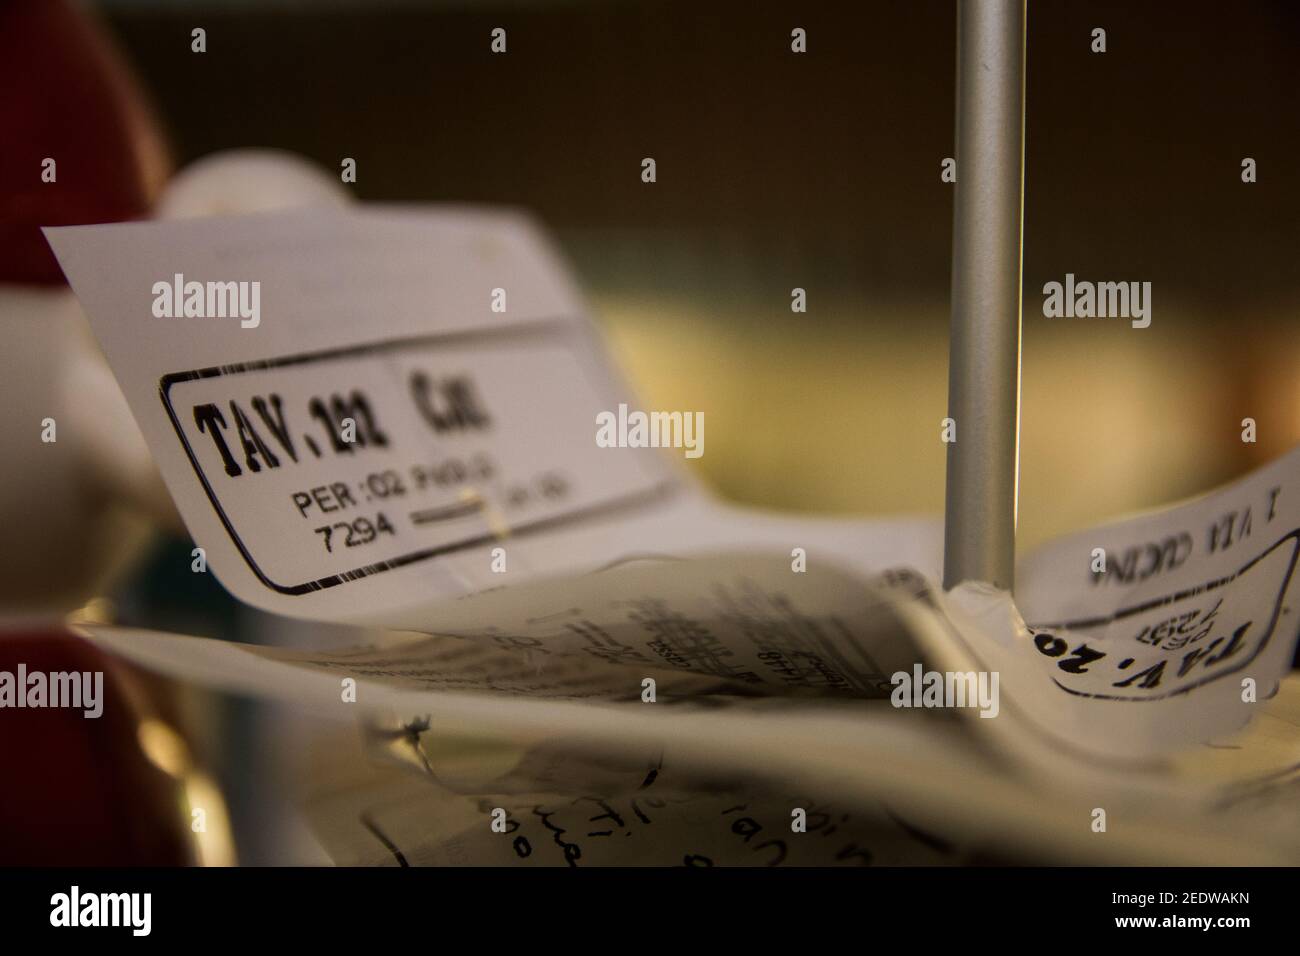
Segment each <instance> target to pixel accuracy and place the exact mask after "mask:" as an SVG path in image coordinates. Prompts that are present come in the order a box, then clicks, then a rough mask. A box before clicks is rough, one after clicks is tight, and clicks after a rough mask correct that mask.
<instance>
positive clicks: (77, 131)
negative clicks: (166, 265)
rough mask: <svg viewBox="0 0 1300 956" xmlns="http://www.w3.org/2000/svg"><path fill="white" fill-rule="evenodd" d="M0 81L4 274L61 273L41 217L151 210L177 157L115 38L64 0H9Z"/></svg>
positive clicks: (11, 278)
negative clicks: (47, 177)
mask: <svg viewBox="0 0 1300 956" xmlns="http://www.w3.org/2000/svg"><path fill="white" fill-rule="evenodd" d="M0 89H3V90H4V91H5V95H4V96H3V97H0V140H3V142H4V148H3V149H0V283H4V282H10V283H32V284H51V283H54V284H57V283H61V282H62V281H63V273H62V271H61V270H60V269H59V266H58V263H57V262H56V261H55V259H54V254H53V253H52V252H51V251H50V248H49V246H48V245H47V244H46V242H45V239H44V237H43V236H42V235H41V233H40V227H41V226H61V225H71V224H76V223H88V222H114V221H120V220H124V219H136V218H139V217H141V216H143V215H145V214H146V213H147V212H148V211H149V209H150V207H151V206H152V204H153V202H154V200H155V199H156V198H157V195H158V193H159V191H160V190H161V189H162V186H163V184H164V182H165V181H166V178H167V175H168V170H169V167H170V162H169V160H168V157H167V152H166V149H165V148H164V146H163V139H162V136H161V135H160V133H159V131H158V126H157V125H156V123H155V122H154V120H153V116H152V114H151V111H150V110H149V108H148V106H147V105H146V101H145V98H144V95H143V93H142V92H141V90H140V89H139V87H138V86H137V84H136V83H135V82H134V80H133V79H132V77H131V75H130V73H129V71H128V70H127V68H126V66H125V65H124V63H123V62H122V60H121V58H120V57H119V56H118V55H117V54H116V52H115V51H114V49H113V47H112V46H111V44H110V43H109V42H108V40H107V38H106V37H105V36H104V35H103V34H102V32H101V31H99V30H98V29H97V27H96V25H95V23H94V22H93V21H92V20H90V19H89V18H88V17H87V16H86V15H85V14H84V13H83V12H82V11H81V10H80V9H79V8H76V7H72V6H70V5H69V4H68V3H66V2H64V0H0ZM46 158H50V159H53V160H55V162H56V173H57V179H56V181H55V182H53V183H47V182H43V181H42V179H41V169H42V162H43V161H44V160H45V159H46Z"/></svg>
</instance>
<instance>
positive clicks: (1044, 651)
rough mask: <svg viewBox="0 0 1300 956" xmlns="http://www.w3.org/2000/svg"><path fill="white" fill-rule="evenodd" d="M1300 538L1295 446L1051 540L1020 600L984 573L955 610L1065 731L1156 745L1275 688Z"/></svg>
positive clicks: (1216, 725) (1291, 651)
mask: <svg viewBox="0 0 1300 956" xmlns="http://www.w3.org/2000/svg"><path fill="white" fill-rule="evenodd" d="M1298 550H1300V449H1295V450H1292V451H1291V452H1290V453H1288V454H1287V455H1285V456H1283V457H1282V458H1279V459H1278V460H1276V461H1274V462H1272V463H1270V464H1268V465H1266V466H1264V467H1262V468H1260V469H1258V470H1257V471H1255V472H1253V473H1252V474H1250V475H1248V476H1246V477H1245V478H1242V479H1240V480H1238V481H1236V482H1233V483H1232V484H1230V485H1228V486H1226V487H1224V488H1222V489H1220V490H1218V491H1215V492H1213V493H1211V494H1208V495H1205V496H1203V497H1200V498H1197V499H1195V500H1192V501H1189V502H1186V503H1183V504H1179V505H1175V506H1172V507H1169V508H1166V509H1163V510H1160V511H1156V512H1152V513H1149V514H1146V515H1142V516H1139V517H1136V518H1132V519H1129V520H1126V521H1119V522H1115V523H1113V524H1108V525H1103V526H1101V527H1099V528H1096V529H1093V530H1090V531H1085V532H1080V533H1077V534H1074V535H1070V536H1069V537H1067V538H1064V539H1062V540H1060V541H1058V542H1055V543H1051V544H1048V545H1046V546H1045V547H1043V548H1041V549H1039V550H1038V551H1036V552H1034V553H1033V554H1031V555H1029V556H1028V557H1027V558H1026V559H1025V560H1024V561H1023V562H1022V563H1021V565H1020V568H1019V571H1018V574H1017V581H1018V585H1017V588H1018V589H1017V592H1016V605H1017V606H1018V608H1019V611H1018V612H1017V610H1016V608H1015V607H1013V606H1012V605H1011V603H1010V601H1009V600H1007V598H1006V597H1005V596H1003V595H990V594H983V593H980V592H979V589H978V588H974V589H965V590H964V591H963V592H958V593H956V594H954V595H953V596H954V597H955V598H959V599H960V600H959V601H958V603H959V604H960V605H961V610H960V611H953V612H952V615H951V616H952V617H953V618H954V619H956V618H961V619H962V620H965V621H967V622H968V624H969V626H968V627H967V628H965V630H966V632H967V633H969V634H971V635H978V636H975V637H973V638H972V640H974V641H976V642H978V643H979V645H980V647H979V651H980V656H981V659H982V660H984V661H985V662H986V664H987V666H991V667H997V668H1000V669H1002V671H1003V683H1004V687H1006V688H1007V692H1008V693H1009V694H1011V695H1012V697H1013V699H1014V700H1015V701H1016V702H1017V704H1018V705H1020V706H1022V707H1023V708H1025V710H1026V711H1027V712H1028V713H1029V714H1032V715H1033V716H1034V719H1035V721H1036V722H1037V723H1038V724H1039V725H1041V726H1043V727H1044V728H1046V729H1048V730H1049V731H1050V732H1051V733H1052V734H1053V735H1054V736H1055V737H1056V738H1057V739H1059V740H1061V741H1062V742H1065V743H1067V744H1068V745H1069V746H1072V747H1081V748H1083V749H1085V750H1088V751H1092V752H1108V753H1113V754H1116V755H1120V756H1124V755H1127V756H1143V755H1150V754H1152V753H1154V752H1158V751H1159V750H1161V749H1164V750H1173V749H1176V748H1178V747H1179V746H1185V745H1188V744H1192V743H1197V742H1200V741H1204V740H1207V739H1210V738H1212V737H1214V736H1216V735H1218V734H1225V733H1228V732H1231V731H1233V730H1236V729H1237V728H1239V727H1241V726H1243V725H1244V724H1245V723H1246V722H1247V721H1248V720H1250V718H1251V717H1252V716H1253V715H1254V714H1255V713H1256V712H1257V711H1258V710H1259V708H1260V702H1261V701H1263V700H1266V699H1267V698H1269V697H1271V696H1272V695H1273V694H1274V693H1275V691H1276V688H1277V684H1278V681H1279V680H1280V679H1281V677H1282V676H1283V675H1284V674H1285V673H1286V672H1287V670H1288V669H1289V668H1290V666H1291V662H1292V659H1293V657H1294V655H1295V650H1296V635H1297V629H1298V628H1300V623H1298V621H1297V602H1298V601H1300V591H1298V590H1297V588H1298V587H1300V584H1298V583H1297V580H1296V573H1295V572H1296V562H1297V553H1298ZM1103 559H1104V562H1105V564H1104V570H1099V569H1100V568H1101V567H1102V565H1101V563H1100V562H1101V561H1102V560H1103ZM1095 569H1098V570H1095ZM1019 614H1023V617H1024V619H1025V620H1027V621H1028V622H1029V624H1030V625H1031V627H1030V628H1029V629H1028V630H1024V629H1023V628H1022V627H1021V626H1020V625H1019V622H1018V615H1019Z"/></svg>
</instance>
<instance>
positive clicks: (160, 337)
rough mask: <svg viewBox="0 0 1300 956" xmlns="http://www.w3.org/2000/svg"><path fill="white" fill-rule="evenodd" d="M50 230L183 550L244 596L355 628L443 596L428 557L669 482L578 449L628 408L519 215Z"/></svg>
mask: <svg viewBox="0 0 1300 956" xmlns="http://www.w3.org/2000/svg"><path fill="white" fill-rule="evenodd" d="M49 237H50V242H51V245H52V246H53V247H54V249H55V251H56V253H57V254H58V256H59V260H60V262H61V264H62V265H63V268H64V270H65V271H66V273H67V274H68V276H69V279H70V281H71V282H72V285H73V287H74V289H75V290H76V292H77V294H78V296H79V297H80V299H81V301H82V303H83V304H84V307H85V308H86V311H87V313H88V314H89V317H90V319H91V323H92V325H93V327H94V329H95V331H96V333H97V335H98V336H99V338H100V340H101V343H102V344H103V347H104V350H105V352H106V353H107V355H108V357H109V361H110V363H111V364H112V366H113V369H114V372H115V373H116V375H117V377H118V380H119V381H120V382H121V383H122V385H123V389H124V391H125V392H126V395H127V398H128V400H129V401H130V403H131V407H132V410H133V412H134V413H135V415H136V418H137V420H138V421H139V423H140V426H141V428H142V430H143V431H144V433H145V437H146V439H147V440H148V441H149V443H150V447H151V448H152V449H153V451H154V454H155V457H156V458H157V460H158V462H159V466H160V468H161V469H162V471H163V475H164V478H165V479H166V480H167V482H168V486H169V488H170V489H171V491H172V493H173V496H174V497H175V498H176V500H177V503H178V506H179V508H180V510H181V514H182V515H183V516H184V518H185V520H186V522H187V523H188V524H189V525H190V530H191V532H192V533H193V535H194V538H195V541H196V542H197V543H198V544H199V545H201V546H202V547H203V548H204V549H205V550H206V551H207V555H206V558H207V560H208V561H209V562H210V563H211V565H212V568H213V569H214V570H215V571H216V572H217V573H218V575H219V576H220V577H221V579H222V581H223V583H225V584H226V585H227V586H228V587H229V588H230V589H231V590H232V591H233V592H234V593H235V594H236V595H237V596H239V597H240V598H242V599H244V600H246V601H249V602H250V603H253V604H257V605H260V606H262V607H266V608H269V609H271V610H276V611H279V612H282V613H292V614H300V615H301V614H306V615H307V616H317V617H327V616H334V617H348V616H354V617H356V616H361V617H364V616H366V615H367V612H368V611H369V610H373V611H376V612H384V611H388V610H391V609H393V608H396V607H399V606H402V605H410V604H412V603H415V602H418V601H428V600H430V599H433V598H438V597H442V598H446V597H452V596H456V595H458V594H460V593H464V591H465V590H467V588H466V587H464V586H463V583H462V582H461V580H460V578H459V577H458V576H457V575H456V573H455V569H454V567H453V566H449V565H447V564H445V563H444V564H441V565H440V564H439V563H438V562H435V561H433V560H432V559H436V558H439V557H444V556H449V555H455V554H458V553H462V552H465V551H466V550H467V549H475V548H482V549H486V553H488V554H490V553H491V545H493V544H496V543H499V542H500V541H501V540H502V539H504V538H505V537H506V536H511V537H520V536H527V535H529V534H531V533H534V532H538V531H544V530H551V529H556V528H562V527H565V526H567V525H570V524H574V523H578V522H581V521H583V520H587V519H591V518H593V517H599V516H607V515H609V514H616V513H618V511H619V510H620V509H624V508H629V507H634V506H637V505H638V504H643V503H645V502H647V501H655V500H658V499H660V498H662V497H663V496H664V495H665V493H666V492H667V491H669V490H671V488H672V486H673V484H674V482H675V480H676V479H675V478H674V475H673V473H672V471H671V467H670V466H668V465H666V464H665V462H664V460H663V459H662V458H660V457H659V454H658V453H657V452H655V451H653V450H638V449H630V450H629V449H624V450H620V452H619V453H617V454H610V453H609V452H608V450H606V449H601V448H600V447H599V446H598V445H597V443H596V441H595V437H594V436H595V428H596V425H595V423H596V420H597V415H598V414H599V413H600V412H602V411H606V410H611V409H615V408H617V407H618V403H619V402H620V401H626V396H625V395H624V394H623V392H622V390H621V388H620V386H619V383H618V382H617V379H616V377H615V375H614V374H613V373H612V372H611V370H610V369H609V366H608V365H607V363H606V362H605V359H604V357H603V352H602V350H601V349H600V346H599V344H598V342H597V341H596V339H595V336H594V333H593V331H592V329H591V327H590V325H589V323H588V322H587V320H586V318H585V316H584V314H583V311H582V305H581V302H580V301H579V300H578V297H577V296H576V295H575V294H574V293H573V291H572V290H571V288H570V286H569V285H568V282H567V279H566V278H565V275H564V272H563V270H562V269H561V268H559V267H558V265H557V264H556V263H555V261H554V260H553V259H552V258H551V256H550V253H549V251H548V249H547V248H546V246H545V244H544V243H542V242H541V240H540V239H539V238H538V236H537V235H536V233H535V232H534V231H533V229H532V228H531V226H530V225H529V224H528V222H527V221H526V220H524V219H522V218H519V217H516V216H513V215H503V214H497V213H468V212H463V211H460V212H441V213H438V214H436V215H424V216H421V215H413V214H411V213H409V212H407V213H395V212H389V213H376V212H343V211H337V210H322V211H314V212H303V213H293V214H288V215H285V214H278V215H275V216H247V217H239V218H234V219H224V220H222V219H218V220H193V221H182V222H159V223H133V224H125V225H112V226H85V227H72V228H66V229H54V230H50V231H49ZM160 291H161V293H162V297H163V298H165V299H169V300H170V301H169V302H167V303H164V304H165V305H167V306H168V307H167V308H164V309H161V310H160V309H159V308H158V307H157V301H158V295H159V293H160ZM250 301H251V302H255V303H257V316H256V321H255V322H253V321H251V320H244V319H241V316H244V315H249V314H251V310H250V309H249V308H246V307H245V306H246V305H247V304H248V303H249V302H250ZM478 563H483V562H478ZM458 585H459V586H458ZM322 592H333V593H332V594H324V593H322ZM344 592H346V596H345V597H341V598H335V597H334V596H333V594H343V593H344ZM304 596H310V597H309V600H306V601H304V600H302V598H303V597H304ZM294 598H298V599H299V600H296V601H295V600H293V599H294ZM304 605H310V607H307V606H304Z"/></svg>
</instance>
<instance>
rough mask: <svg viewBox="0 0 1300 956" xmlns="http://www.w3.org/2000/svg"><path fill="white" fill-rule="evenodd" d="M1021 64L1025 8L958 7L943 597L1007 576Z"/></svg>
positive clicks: (1019, 1) (1012, 524)
mask: <svg viewBox="0 0 1300 956" xmlns="http://www.w3.org/2000/svg"><path fill="white" fill-rule="evenodd" d="M1024 64H1025V0H959V5H958V11H957V140H956V159H957V184H956V197H955V202H954V209H953V242H952V327H951V344H950V346H949V362H948V415H949V417H950V418H952V419H953V422H954V423H955V433H954V434H953V437H952V438H951V439H950V440H949V444H948V475H947V492H946V499H945V513H944V555H943V559H944V567H943V583H944V587H945V588H952V587H955V586H956V585H958V584H960V583H961V582H963V581H985V582H988V583H991V584H993V585H995V586H997V587H999V588H1003V589H1005V590H1010V589H1011V587H1012V584H1013V579H1014V574H1015V553H1016V543H1015V534H1016V495H1017V490H1018V483H1019V481H1018V473H1019V465H1020V461H1019V433H1020V277H1021V208H1022V201H1023V186H1024V103H1025V87H1024Z"/></svg>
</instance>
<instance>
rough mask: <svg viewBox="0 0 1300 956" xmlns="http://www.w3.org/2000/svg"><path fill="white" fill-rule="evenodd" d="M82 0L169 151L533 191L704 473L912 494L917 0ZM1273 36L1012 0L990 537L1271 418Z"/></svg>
mask: <svg viewBox="0 0 1300 956" xmlns="http://www.w3.org/2000/svg"><path fill="white" fill-rule="evenodd" d="M91 6H92V9H94V10H96V11H97V12H98V13H99V15H100V16H101V17H102V19H103V20H104V21H105V22H106V24H107V26H108V27H109V30H110V32H111V33H112V34H113V35H114V36H115V37H116V39H117V40H118V42H119V43H120V45H121V46H122V48H123V49H124V51H125V53H126V55H127V57H128V59H129V60H130V61H131V62H132V64H133V66H134V68H135V69H136V70H137V72H138V74H139V76H140V78H141V80H142V81H143V83H144V85H145V87H146V89H147V90H148V91H149V93H150V95H151V96H152V98H153V100H154V102H155V104H156V106H157V108H158V111H159V113H160V115H161V117H162V120H163V122H164V125H165V127H166V129H167V132H168V133H169V135H170V137H171V140H172V145H173V148H174V151H175V155H176V159H177V161H178V162H179V163H181V164H183V163H185V162H188V161H190V160H193V159H196V158H198V157H201V156H204V155H206V154H209V153H212V152H215V151H218V150H223V149H228V148H232V147H245V146H261V147H278V148H283V149H287V150H292V151H294V152H297V153H300V154H302V155H305V156H307V157H309V158H311V159H313V160H315V161H316V162H318V163H319V164H320V165H321V166H323V167H325V168H326V169H330V170H335V171H337V170H338V169H339V163H340V161H341V160H342V158H343V157H353V158H355V159H356V161H357V166H358V181H357V183H356V185H355V186H353V187H350V188H352V189H354V190H355V192H356V194H357V196H358V197H359V198H361V199H364V200H384V201H394V200H400V201H407V200H415V201H424V200H456V201H474V202H479V201H481V202H491V203H511V204H518V205H522V206H525V207H527V208H529V209H531V210H532V211H534V212H535V213H536V214H537V215H538V216H539V217H540V219H541V220H542V221H543V222H544V223H545V224H546V225H547V226H548V227H549V228H551V229H552V230H553V231H554V233H555V235H556V236H557V238H558V240H559V241H560V244H561V246H562V247H563V249H564V251H565V252H566V253H567V255H568V256H569V258H570V259H571V261H572V262H573V263H574V265H575V268H576V269H577V271H578V274H579V278H580V281H581V282H582V283H583V285H584V287H585V288H586V289H587V290H588V292H589V293H590V296H591V298H592V301H593V304H594V306H595V307H596V310H597V313H598V317H599V318H600V319H601V321H602V322H603V323H604V325H605V327H606V329H607V330H608V332H609V335H610V339H611V342H612V344H613V346H614V348H615V350H616V352H617V353H618V355H619V357H620V359H621V360H622V361H623V363H624V364H625V365H626V366H627V368H628V369H629V373H630V375H631V377H632V379H633V381H634V383H635V384H636V385H637V386H638V389H639V391H640V392H641V394H642V396H643V398H644V400H645V401H646V403H647V404H649V405H652V406H653V407H659V408H686V409H699V410H703V411H705V413H706V418H707V419H708V444H707V449H708V452H707V454H706V455H705V456H704V457H703V458H702V459H700V460H699V461H698V462H697V463H696V466H697V468H698V470H699V472H700V473H701V475H702V477H703V478H704V479H705V480H706V481H708V482H709V483H710V484H712V485H713V486H714V487H716V488H718V489H719V490H720V491H721V492H722V493H724V494H726V495H728V496H729V497H732V498H736V499H739V500H743V501H749V502H753V503H758V504H765V505H772V506H776V507H782V508H796V509H805V510H820V511H826V510H829V511H853V512H861V513H891V512H899V511H928V512H934V513H938V512H939V511H941V509H942V504H943V462H944V454H943V446H942V444H941V443H940V441H939V420H940V419H941V418H942V417H943V415H944V414H945V406H946V398H945V394H946V385H947V377H946V376H947V371H946V370H947V338H946V334H947V333H946V324H947V309H948V292H949V260H950V242H951V238H950V234H951V217H952V205H951V202H952V200H951V189H952V186H951V185H949V184H945V183H943V182H941V180H940V163H941V161H942V160H943V159H944V157H947V156H951V155H952V154H953V92H954V65H955V3H954V2H953V0H908V2H872V3H824V2H800V3H765V2H752V0H748V2H734V0H723V2H711V3H707V4H702V3H698V2H652V0H644V2H630V0H628V2H619V0H614V2H611V0H605V2H565V3H544V2H482V3H472V4H471V3H452V2H429V3H418V2H388V3H385V2H355V3H346V2H327V0H317V2H307V0H299V2H288V0H279V2H265V0H263V2H258V3H251V2H229V0H227V2H193V3H176V2H167V3H163V2H144V0H104V2H101V3H96V4H92V5H91ZM196 26H201V27H203V28H204V29H206V31H207V53H205V54H202V55H199V54H194V53H192V52H191V51H190V31H191V29H193V28H194V27H196ZM498 26H499V27H504V28H505V29H506V30H507V36H508V52H507V53H506V54H505V55H494V54H492V53H491V52H490V50H489V40H490V37H489V34H490V31H491V30H492V28H494V27H498ZM794 27H802V28H804V29H805V30H806V31H807V36H808V52H807V53H806V54H802V55H797V54H794V53H792V52H791V50H790V31H791V30H792V29H793V28H794ZM1095 27H1102V28H1104V29H1105V30H1106V32H1107V52H1106V53H1104V54H1095V53H1093V52H1091V50H1090V46H1091V42H1092V37H1091V32H1092V30H1093V29H1094V28H1095ZM1297 52H1300V5H1297V4H1294V3H1288V2H1260V0H1252V2H1242V3H1233V4H1223V3H1210V2H1199V0H1196V2H1180V3H1173V2H1155V0H1148V2H1132V0H1130V2H1089V3H1081V2H1066V0H1042V2H1034V0H1031V2H1030V4H1029V15H1028V77H1027V101H1028V114H1027V120H1026V168H1027V172H1026V187H1025V227H1024V244H1025V262H1024V288H1025V308H1024V354H1023V363H1024V381H1023V401H1024V411H1023V420H1022V437H1023V445H1022V455H1021V460H1022V466H1023V469H1022V482H1021V490H1022V495H1021V512H1020V513H1021V532H1022V533H1021V540H1022V544H1025V545H1032V544H1034V543H1036V542H1038V541H1041V540H1042V539H1043V538H1044V537H1047V536H1049V535H1051V534H1055V533H1059V532H1062V531H1066V530H1070V529H1071V528H1075V527H1078V526H1079V525H1081V524H1083V523H1085V522H1089V521H1095V520H1100V519H1102V518H1104V517H1108V516H1112V515H1114V514H1116V513H1117V512H1120V511H1124V510H1130V509H1133V508H1139V507H1146V506H1150V505H1154V504H1158V503H1161V502H1164V501H1168V500H1171V499H1173V498H1175V497H1179V496H1182V495H1186V494H1190V493H1193V492H1195V491H1198V490H1202V489H1204V488H1207V487H1209V486H1210V485H1212V484H1214V483H1216V482H1218V481H1221V480H1223V479H1226V478H1228V477H1231V476H1232V475H1235V474H1238V473H1240V472H1242V471H1244V470H1246V469H1247V468H1249V467H1252V466H1253V465H1255V464H1258V463H1259V462H1261V461H1263V460H1266V459H1268V458H1271V457H1273V456H1274V455H1276V454H1278V453H1280V452H1281V451H1283V450H1285V449H1286V448H1287V447H1289V446H1290V445H1291V444H1292V443H1294V442H1295V441H1296V440H1297V439H1300V375H1298V374H1297V373H1298V372H1300V338H1298V337H1297V329H1298V328H1300V323H1298V322H1297V308H1298V307H1300V271H1298V270H1297V267H1296V258H1297V252H1298V251H1300V184H1297V179H1296V177H1297V168H1296V158H1297V156H1300V130H1298V129H1297V118H1298V117H1300V112H1298V111H1297V108H1296V95H1297V90H1300V57H1297ZM647 156H651V157H654V158H655V160H656V162H657V167H658V170H657V171H658V181H657V182H656V183H655V184H653V185H646V184H644V183H642V182H641V179H640V162H641V159H642V158H643V157H647ZM1244 157H1252V158H1254V159H1255V160H1256V161H1257V163H1258V182H1256V183H1254V184H1244V183H1243V182H1242V180H1241V161H1242V159H1243V158H1244ZM1066 272H1073V273H1074V274H1075V275H1076V276H1077V277H1078V278H1079V279H1091V280H1094V281H1102V280H1114V281H1120V280H1127V281H1150V282H1151V283H1152V284H1153V293H1152V299H1153V320H1152V325H1151V327H1150V328H1148V329H1145V330H1134V329H1132V328H1130V327H1129V324H1128V322H1126V321H1122V320H1118V319H1112V320H1098V319H1093V320H1087V319H1046V318H1044V317H1043V315H1042V312H1041V307H1042V298H1043V297H1042V291H1041V290H1042V286H1043V283H1045V282H1047V281H1050V280H1058V281H1060V280H1063V279H1064V276H1065V273H1066ZM796 286H799V287H803V288H805V289H806V290H807V294H808V312H807V313H806V314H794V313H792V312H791V310H790V290H791V289H792V288H793V287H796ZM1247 416H1250V417H1253V418H1255V419H1256V421H1257V422H1258V427H1259V442H1258V444H1256V445H1248V444H1243V443H1242V442H1241V440H1240V433H1241V425H1240V422H1241V419H1242V418H1244V417H1247Z"/></svg>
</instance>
